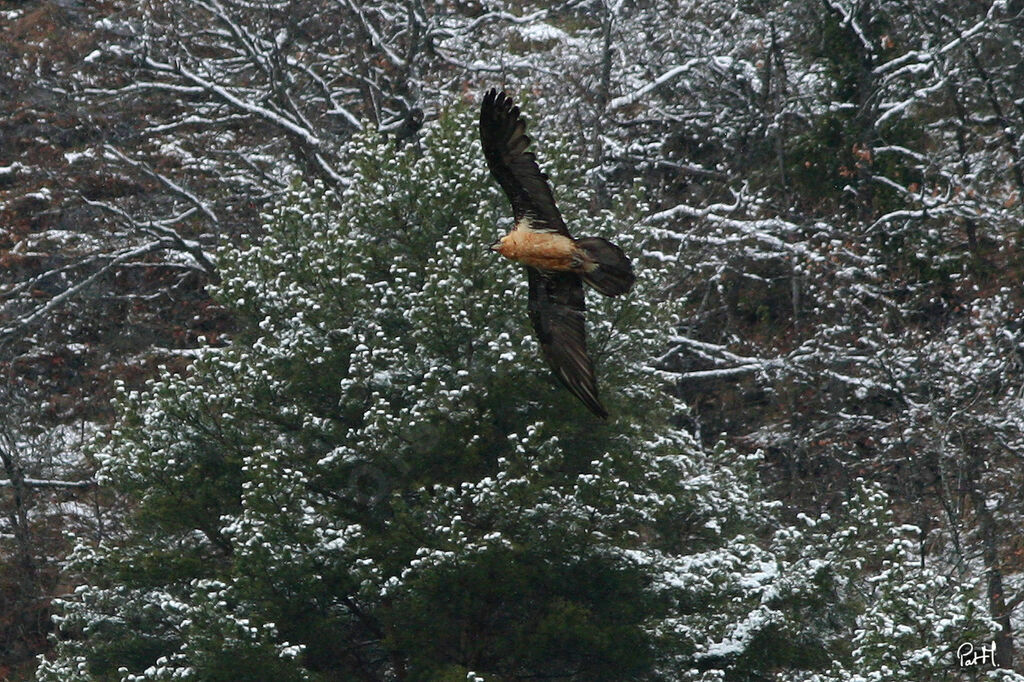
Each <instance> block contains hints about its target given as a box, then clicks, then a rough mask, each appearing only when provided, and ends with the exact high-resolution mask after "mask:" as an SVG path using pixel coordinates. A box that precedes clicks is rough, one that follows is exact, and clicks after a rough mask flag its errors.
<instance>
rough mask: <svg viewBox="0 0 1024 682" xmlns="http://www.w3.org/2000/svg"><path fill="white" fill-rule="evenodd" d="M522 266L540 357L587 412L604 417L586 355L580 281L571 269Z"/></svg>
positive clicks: (591, 368) (589, 361) (591, 367)
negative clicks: (528, 289) (524, 268)
mask: <svg viewBox="0 0 1024 682" xmlns="http://www.w3.org/2000/svg"><path fill="white" fill-rule="evenodd" d="M526 270H527V274H528V276H529V282H530V304H529V309H530V322H532V323H533V329H534V331H535V332H536V333H537V340H538V341H540V347H541V350H542V351H543V353H544V359H546V360H547V362H548V365H549V366H550V367H551V371H553V372H554V374H555V376H556V377H558V380H559V381H561V382H562V383H563V384H564V385H565V387H566V388H568V389H569V391H570V392H572V394H573V395H575V396H576V397H577V398H579V399H580V400H581V401H583V404H584V405H586V406H587V407H588V408H589V409H590V411H591V412H593V413H594V414H596V415H597V416H599V417H601V418H602V419H605V418H607V417H608V411H607V410H605V409H604V406H603V405H602V404H601V401H600V399H599V398H598V397H597V379H596V378H595V375H594V363H593V362H591V360H590V356H589V355H587V336H586V328H585V326H584V318H583V315H584V312H585V310H586V303H585V300H584V296H583V281H582V280H581V279H580V276H579V275H577V274H575V273H572V272H552V271H540V270H537V269H535V268H527V269H526Z"/></svg>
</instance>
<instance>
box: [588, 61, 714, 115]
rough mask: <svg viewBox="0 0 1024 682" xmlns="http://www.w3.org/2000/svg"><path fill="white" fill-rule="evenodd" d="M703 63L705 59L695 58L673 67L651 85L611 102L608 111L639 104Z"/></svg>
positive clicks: (648, 84)
mask: <svg viewBox="0 0 1024 682" xmlns="http://www.w3.org/2000/svg"><path fill="white" fill-rule="evenodd" d="M703 61H704V60H703V59H697V58H694V59H691V60H689V61H687V62H686V63H685V64H680V65H678V66H674V67H672V68H671V69H669V70H668V71H666V72H665V73H663V74H661V75H660V76H658V77H657V78H655V79H654V80H653V81H651V82H650V83H647V84H646V85H644V86H643V87H641V88H638V89H637V90H634V91H633V92H631V93H630V94H628V95H623V96H621V97H616V98H614V99H612V101H610V102H609V103H608V109H609V110H612V111H614V110H615V109H621V108H622V107H625V106H629V105H630V104H634V103H635V102H637V101H638V100H639V99H640V98H641V97H643V96H644V95H646V94H647V93H649V92H651V91H652V90H654V89H656V88H658V87H659V86H661V85H664V84H665V83H667V82H669V81H670V80H673V79H675V78H678V77H679V76H680V75H682V74H684V73H686V72H687V71H690V70H692V69H693V67H695V66H697V65H698V64H700V63H701V62H703Z"/></svg>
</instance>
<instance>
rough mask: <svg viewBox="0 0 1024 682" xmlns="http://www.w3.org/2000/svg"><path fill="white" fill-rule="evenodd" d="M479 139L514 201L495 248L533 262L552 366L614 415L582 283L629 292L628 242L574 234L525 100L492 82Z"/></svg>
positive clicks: (536, 312) (532, 279)
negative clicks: (603, 395) (591, 344)
mask: <svg viewBox="0 0 1024 682" xmlns="http://www.w3.org/2000/svg"><path fill="white" fill-rule="evenodd" d="M480 141H481V144H482V146H483V150H484V157H485V158H486V159H487V166H488V168H490V170H491V175H493V176H494V179H495V180H497V181H498V184H499V185H501V188H502V189H503V190H504V191H505V194H506V195H507V196H508V200H509V203H511V204H512V216H513V218H514V219H515V223H514V225H513V227H512V231H511V232H509V233H508V234H507V235H505V236H504V237H502V238H501V239H499V240H498V241H496V242H494V244H492V245H491V249H492V250H494V251H497V252H498V253H500V254H501V255H502V256H505V257H506V258H508V259H510V260H514V261H516V262H518V263H521V264H523V265H524V266H526V273H527V277H528V279H529V283H530V292H529V297H530V298H529V306H528V308H529V312H530V322H531V323H532V324H533V329H534V331H535V333H536V335H537V340H538V341H539V342H540V347H541V350H542V351H543V353H544V358H545V359H546V360H547V363H548V365H549V366H550V367H551V371H552V372H554V375H555V376H556V377H557V378H558V380H559V381H561V382H562V384H564V385H565V387H566V388H567V389H569V391H570V392H571V393H572V394H573V395H575V396H576V397H577V398H579V399H580V400H581V401H582V402H583V404H584V405H586V406H587V408H589V409H590V411H591V412H593V413H594V414H596V415H597V416H598V417H601V418H602V419H607V417H608V411H607V410H606V409H605V408H604V405H602V404H601V400H600V398H598V395H597V379H596V378H595V376H594V363H593V361H591V359H590V356H589V355H588V354H587V335H586V329H585V327H584V319H583V316H584V311H585V310H586V303H585V300H584V296H583V284H584V283H586V284H588V285H589V286H590V287H592V288H594V289H596V290H597V291H599V292H600V293H602V294H604V295H605V296H618V295H620V294H624V293H626V292H627V291H629V289H630V287H632V286H633V281H634V280H635V279H636V277H635V276H634V274H633V266H632V265H631V264H630V262H629V259H628V258H627V257H626V254H624V253H623V252H622V249H620V248H619V247H617V246H616V245H615V244H612V243H611V242H610V241H608V240H607V239H602V238H600V237H580V238H579V239H576V238H574V237H573V236H572V235H571V234H569V230H568V228H566V226H565V222H564V221H563V220H562V215H561V213H559V212H558V207H557V206H556V205H555V198H554V195H553V194H552V193H551V185H550V184H549V183H548V178H547V176H546V175H545V174H544V173H542V172H541V170H540V167H539V166H538V165H537V160H536V157H534V155H533V152H530V151H527V150H528V149H529V146H530V138H529V137H528V136H527V135H526V124H525V122H524V121H523V118H522V117H521V116H520V115H519V107H517V106H515V105H514V104H513V103H512V99H511V98H510V97H508V96H507V95H506V94H505V93H504V92H498V91H497V90H496V89H491V90H490V91H489V92H488V93H487V94H486V95H484V99H483V103H482V105H481V107H480Z"/></svg>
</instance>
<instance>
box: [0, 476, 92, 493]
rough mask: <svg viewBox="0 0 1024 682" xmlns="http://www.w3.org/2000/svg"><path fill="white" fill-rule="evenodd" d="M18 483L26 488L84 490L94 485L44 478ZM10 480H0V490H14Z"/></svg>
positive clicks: (88, 482) (89, 481) (27, 479)
mask: <svg viewBox="0 0 1024 682" xmlns="http://www.w3.org/2000/svg"><path fill="white" fill-rule="evenodd" d="M18 483H21V484H23V485H24V486H26V487H28V488H77V489H80V490H82V489H85V488H92V487H93V486H95V485H96V481H92V480H85V481H58V480H55V479H44V478H24V479H22V480H21V481H19V482H18ZM18 483H15V482H14V481H12V480H10V479H0V488H14V487H16V486H17V485H18Z"/></svg>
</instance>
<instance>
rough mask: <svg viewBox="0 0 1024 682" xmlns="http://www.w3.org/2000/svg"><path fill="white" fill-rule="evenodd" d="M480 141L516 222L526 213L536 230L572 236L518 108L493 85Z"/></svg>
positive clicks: (486, 97)
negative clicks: (533, 148)
mask: <svg viewBox="0 0 1024 682" xmlns="http://www.w3.org/2000/svg"><path fill="white" fill-rule="evenodd" d="M480 142H481V143H482V145H483V148H484V158H486V159H487V166H488V168H490V169H491V174H492V175H493V176H494V178H495V179H496V180H497V181H498V184H499V185H501V188H502V189H503V190H505V194H506V195H507V196H508V200H509V202H510V203H511V204H512V214H513V216H515V219H516V221H519V219H520V218H523V217H524V216H525V217H528V218H529V219H530V221H531V223H530V228H531V229H533V230H536V231H538V232H558V233H561V234H564V235H566V236H569V231H568V230H567V229H566V227H565V222H564V221H563V220H562V214H561V213H559V212H558V207H557V206H556V205H555V197H554V195H553V194H552V193H551V185H550V184H548V176H546V175H544V173H542V172H541V170H540V166H538V165H537V159H536V157H534V155H533V152H530V151H527V148H528V147H529V146H530V138H529V136H528V135H527V134H526V123H525V121H524V120H523V118H522V117H521V116H520V115H519V107H517V106H514V105H513V104H512V98H510V97H508V96H507V95H505V93H504V92H500V93H499V92H498V91H497V90H496V89H494V88H491V90H490V91H489V92H488V93H487V94H486V95H484V100H483V103H482V104H481V106H480Z"/></svg>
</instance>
